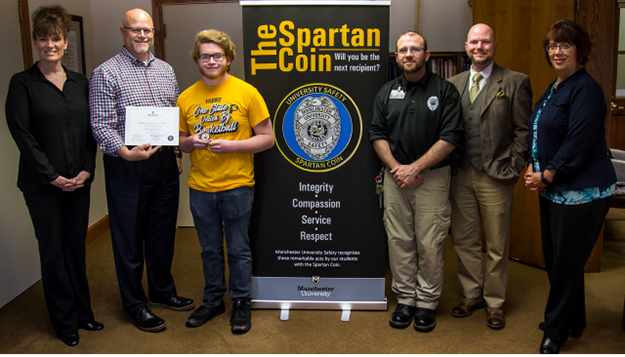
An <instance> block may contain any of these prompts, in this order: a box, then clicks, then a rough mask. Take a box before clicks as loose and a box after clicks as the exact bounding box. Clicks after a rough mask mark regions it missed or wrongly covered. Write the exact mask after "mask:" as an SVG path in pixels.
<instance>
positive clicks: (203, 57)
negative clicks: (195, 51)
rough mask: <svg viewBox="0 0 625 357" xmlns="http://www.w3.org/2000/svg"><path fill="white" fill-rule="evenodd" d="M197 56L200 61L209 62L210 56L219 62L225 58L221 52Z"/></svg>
mask: <svg viewBox="0 0 625 357" xmlns="http://www.w3.org/2000/svg"><path fill="white" fill-rule="evenodd" d="M198 58H199V59H200V61H202V62H209V61H210V60H211V58H212V59H214V60H215V62H221V61H223V60H224V58H226V55H225V54H223V53H215V54H214V55H208V54H203V55H199V56H198Z"/></svg>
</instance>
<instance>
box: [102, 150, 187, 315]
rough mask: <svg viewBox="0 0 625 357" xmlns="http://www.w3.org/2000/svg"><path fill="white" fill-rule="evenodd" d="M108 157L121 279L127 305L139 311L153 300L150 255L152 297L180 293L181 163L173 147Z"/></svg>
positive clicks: (129, 309)
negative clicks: (175, 273) (176, 267)
mask: <svg viewBox="0 0 625 357" xmlns="http://www.w3.org/2000/svg"><path fill="white" fill-rule="evenodd" d="M103 160H104V169H105V177H106V197H107V202H108V209H109V219H110V225H111V240H112V243H113V255H114V258H115V270H116V272H117V282H118V284H119V290H120V294H121V298H122V304H123V306H124V310H126V312H127V313H133V312H135V311H136V310H138V309H139V308H141V307H142V306H146V305H147V302H148V299H147V297H146V295H145V293H144V290H143V285H142V278H143V264H144V263H143V262H144V256H145V265H146V269H147V277H148V294H149V296H150V299H152V300H154V299H166V298H169V297H171V296H175V295H176V286H175V284H174V279H173V277H172V275H171V265H172V261H173V258H174V241H175V235H176V220H177V218H178V198H179V195H180V186H179V185H180V184H179V178H178V167H177V164H176V159H175V157H174V153H173V151H172V150H171V149H170V150H166V151H158V152H156V153H154V154H153V155H152V156H151V157H150V158H149V159H148V160H143V161H134V162H130V161H126V160H124V159H122V158H121V157H113V156H110V155H104V158H103ZM144 253H145V254H144Z"/></svg>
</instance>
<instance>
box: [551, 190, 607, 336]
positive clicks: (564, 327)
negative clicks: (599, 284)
mask: <svg viewBox="0 0 625 357" xmlns="http://www.w3.org/2000/svg"><path fill="white" fill-rule="evenodd" d="M611 200H612V198H611V197H608V198H604V199H601V200H598V201H593V202H590V203H585V204H581V205H562V204H558V203H554V202H551V201H549V200H547V199H545V198H543V197H540V209H541V231H542V232H543V237H542V238H543V252H544V258H545V264H546V266H547V271H548V274H549V282H550V285H551V288H550V291H549V298H548V300H547V307H546V308H545V336H547V337H549V338H551V339H552V340H554V341H557V342H564V341H566V340H567V338H568V332H569V329H571V328H572V327H574V328H583V327H585V319H586V309H585V300H584V299H583V298H580V297H581V296H583V295H584V284H583V274H584V266H585V265H586V262H587V261H588V257H589V256H590V253H591V252H592V250H593V248H594V246H595V243H596V242H597V238H598V236H599V233H600V232H601V228H602V226H603V220H604V219H605V216H606V214H607V212H608V210H609V208H610V204H611ZM581 324H583V325H584V326H579V325H581Z"/></svg>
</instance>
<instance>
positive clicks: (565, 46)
mask: <svg viewBox="0 0 625 357" xmlns="http://www.w3.org/2000/svg"><path fill="white" fill-rule="evenodd" d="M571 47H575V45H570V44H568V43H561V44H559V45H556V44H554V43H552V44H550V45H547V46H545V49H546V50H547V52H552V53H553V52H556V50H557V49H558V48H559V49H560V50H561V51H568V50H570V49H571Z"/></svg>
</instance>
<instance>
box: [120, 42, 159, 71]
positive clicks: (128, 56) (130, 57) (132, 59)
mask: <svg viewBox="0 0 625 357" xmlns="http://www.w3.org/2000/svg"><path fill="white" fill-rule="evenodd" d="M121 55H122V57H124V58H126V59H127V60H128V61H130V63H134V64H139V63H141V64H142V65H144V66H146V67H147V66H149V65H150V63H152V61H154V59H155V57H154V55H153V54H152V52H148V62H147V64H146V63H144V62H143V61H141V60H139V59H137V57H135V56H133V55H132V53H130V51H128V50H127V49H126V47H124V46H122V51H121Z"/></svg>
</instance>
